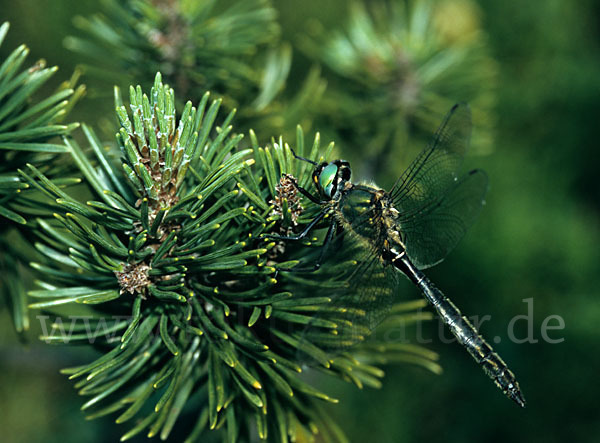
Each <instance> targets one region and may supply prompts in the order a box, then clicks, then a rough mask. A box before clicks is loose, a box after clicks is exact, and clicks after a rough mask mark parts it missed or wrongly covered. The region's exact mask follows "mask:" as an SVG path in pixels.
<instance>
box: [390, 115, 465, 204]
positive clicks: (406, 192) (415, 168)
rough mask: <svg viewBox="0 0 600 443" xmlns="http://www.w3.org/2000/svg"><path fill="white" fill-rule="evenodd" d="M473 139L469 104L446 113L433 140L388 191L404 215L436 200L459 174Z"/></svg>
mask: <svg viewBox="0 0 600 443" xmlns="http://www.w3.org/2000/svg"><path fill="white" fill-rule="evenodd" d="M470 138H471V111H470V109H469V107H468V105H467V104H466V103H461V104H457V105H455V106H454V107H453V108H452V109H451V110H450V112H449V113H448V114H447V115H446V117H445V119H444V121H443V122H442V124H441V125H440V127H439V129H438V130H437V132H436V134H435V136H434V138H433V141H432V142H431V143H430V144H429V145H428V146H427V148H425V150H423V151H422V152H421V153H420V154H419V156H418V157H417V158H416V159H415V160H414V161H413V163H412V164H411V165H410V166H409V167H408V169H407V170H406V171H405V172H404V174H402V176H401V177H400V178H399V179H398V181H397V182H396V184H395V185H394V186H393V187H392V189H391V190H390V192H389V194H390V196H391V198H392V199H393V200H394V201H395V202H397V206H398V207H397V209H398V210H401V211H402V212H403V213H405V214H408V215H410V214H412V213H414V212H418V211H420V209H421V208H422V207H423V205H426V204H428V203H430V202H431V201H435V200H437V199H438V198H439V197H441V196H442V195H444V194H446V192H447V190H448V189H449V188H450V186H451V185H452V184H453V182H454V181H455V180H456V178H457V177H458V173H459V170H460V167H461V164H462V160H463V158H464V155H465V152H466V150H467V147H468V145H469V140H470Z"/></svg>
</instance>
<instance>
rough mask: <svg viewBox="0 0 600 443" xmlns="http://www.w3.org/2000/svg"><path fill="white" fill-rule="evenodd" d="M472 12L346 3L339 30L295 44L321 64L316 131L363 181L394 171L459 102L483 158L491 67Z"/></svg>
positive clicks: (405, 1)
mask: <svg viewBox="0 0 600 443" xmlns="http://www.w3.org/2000/svg"><path fill="white" fill-rule="evenodd" d="M452 5H454V6H452ZM452 8H462V9H460V10H459V11H455V10H452ZM477 12H478V11H477V9H476V5H475V4H473V3H471V2H460V3H459V4H458V6H457V3H452V2H441V3H439V2H438V3H436V2H432V1H429V0H402V1H398V2H389V3H387V2H375V3H369V4H368V5H366V4H365V5H364V6H363V4H362V3H353V4H352V7H351V8H350V13H349V17H348V19H347V23H346V25H345V27H344V29H342V30H339V29H338V30H328V29H320V30H318V31H315V32H314V33H313V36H312V37H311V38H305V39H303V40H302V44H301V47H302V49H303V50H304V52H305V53H306V54H307V55H308V56H309V57H311V58H314V59H317V60H320V61H321V62H322V63H323V65H324V66H326V70H324V77H325V78H326V79H327V81H328V89H327V92H326V94H325V95H324V96H323V99H322V101H321V103H320V106H319V108H318V112H319V117H318V120H317V124H318V125H319V127H320V128H324V129H325V130H329V131H331V132H330V133H329V134H330V135H331V137H333V138H335V139H336V140H337V141H338V142H339V143H340V144H342V145H343V146H344V148H345V149H346V152H348V151H352V152H354V153H355V155H359V156H360V159H361V165H363V167H365V168H366V171H365V174H366V175H367V176H375V175H377V174H379V175H386V176H393V175H395V174H397V173H398V172H397V170H394V171H390V170H386V168H387V167H388V165H395V168H398V165H402V164H403V163H405V162H406V161H407V159H410V158H413V157H414V155H416V153H417V152H418V151H419V150H421V149H422V147H423V146H425V145H426V143H427V142H428V141H429V134H431V133H432V131H433V130H434V129H435V128H436V127H437V124H438V122H439V121H440V120H441V118H442V117H443V113H444V112H446V111H445V110H446V109H449V108H450V107H451V106H452V105H453V104H454V103H457V102H460V101H466V102H468V103H469V105H470V106H471V108H472V109H473V115H474V121H475V124H474V127H475V128H476V129H475V131H474V134H473V137H474V140H473V146H474V148H475V150H478V151H479V152H480V153H487V152H489V151H490V149H491V146H492V139H493V135H492V131H493V126H494V120H495V118H494V113H493V107H494V97H495V85H496V71H497V68H496V63H495V61H494V60H493V59H492V58H491V56H490V55H489V50H488V48H487V44H486V36H485V34H484V32H483V31H482V30H481V28H480V26H479V22H478V15H477ZM455 17H467V18H468V19H465V20H463V21H457V22H456V21H454V18H455ZM399 147H402V148H399ZM346 155H348V154H346ZM400 169H402V168H400Z"/></svg>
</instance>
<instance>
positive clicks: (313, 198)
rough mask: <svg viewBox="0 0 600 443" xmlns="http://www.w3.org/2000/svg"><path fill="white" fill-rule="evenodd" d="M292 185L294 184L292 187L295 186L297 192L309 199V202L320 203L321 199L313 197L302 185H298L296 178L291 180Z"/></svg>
mask: <svg viewBox="0 0 600 443" xmlns="http://www.w3.org/2000/svg"><path fill="white" fill-rule="evenodd" d="M291 182H292V185H293V186H294V188H296V189H297V190H298V192H300V194H302V195H303V196H305V197H306V198H307V199H309V200H310V201H311V202H313V203H315V204H317V205H320V204H321V200H319V199H318V198H317V197H315V196H314V195H312V194H311V193H310V192H308V191H307V190H306V189H304V188H303V187H302V186H300V185H299V184H298V183H297V182H296V180H292V181H291Z"/></svg>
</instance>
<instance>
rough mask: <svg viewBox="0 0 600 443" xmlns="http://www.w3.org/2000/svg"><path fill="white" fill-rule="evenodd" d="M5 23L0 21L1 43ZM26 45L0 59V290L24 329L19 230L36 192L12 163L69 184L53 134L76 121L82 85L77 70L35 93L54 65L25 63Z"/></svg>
mask: <svg viewBox="0 0 600 443" xmlns="http://www.w3.org/2000/svg"><path fill="white" fill-rule="evenodd" d="M8 30H9V23H8V22H5V23H3V24H2V25H1V26H0V45H1V44H2V42H3V41H4V38H5V37H6V34H7V33H8ZM28 55H29V49H28V48H27V46H25V45H21V46H19V47H18V48H16V49H15V50H14V51H12V52H11V53H10V54H9V55H8V57H6V59H5V60H2V63H0V251H2V253H0V291H1V292H2V296H4V297H5V299H6V300H7V301H8V305H9V306H10V308H11V310H12V318H13V321H14V324H15V329H16V330H17V331H18V332H23V331H25V330H27V329H28V328H29V317H28V310H27V302H26V295H25V287H24V284H23V280H22V278H20V276H21V275H23V274H22V268H23V265H22V263H24V262H25V263H26V262H27V261H28V260H27V257H26V254H25V251H27V247H26V246H25V245H24V241H23V239H22V237H21V233H23V232H24V231H27V229H28V228H27V227H24V225H25V224H26V222H27V220H26V217H27V215H28V214H31V213H32V212H33V213H35V212H36V211H37V210H38V209H36V207H37V206H38V203H37V201H36V197H35V192H32V191H31V189H29V186H28V184H27V183H26V182H24V181H23V180H21V178H20V177H19V174H18V173H17V168H20V167H24V165H25V164H26V163H32V164H37V165H38V166H39V167H40V168H42V169H43V170H44V171H46V173H47V174H49V175H51V176H56V177H58V176H61V177H62V178H61V180H59V182H58V184H59V185H66V184H69V183H74V182H76V181H77V180H76V179H68V178H67V177H66V175H65V171H68V169H69V168H68V167H64V166H63V165H60V164H58V163H57V162H55V160H56V157H57V155H59V154H60V153H64V152H66V149H65V147H64V145H62V144H59V143H56V142H57V141H58V140H57V137H58V136H60V135H65V134H68V133H70V132H71V131H72V130H73V129H75V128H76V127H77V126H78V125H77V124H76V123H71V124H64V123H63V120H64V119H65V117H66V116H67V114H68V113H69V111H70V110H71V108H72V107H73V106H74V104H75V103H76V102H77V100H78V99H79V98H80V97H81V96H82V95H83V93H84V91H85V88H84V87H83V86H81V85H80V86H78V87H76V86H75V85H76V83H77V79H78V73H75V74H74V75H73V76H72V78H71V79H70V80H68V81H65V82H64V83H63V84H61V85H60V86H59V87H58V88H57V89H56V91H55V92H53V93H51V94H50V95H48V96H47V97H43V96H39V95H40V94H39V91H40V89H41V88H43V87H44V86H46V85H47V83H48V82H49V81H50V79H51V78H52V77H53V76H54V75H55V74H56V72H57V70H58V68H57V67H56V66H53V67H46V62H45V61H44V60H38V61H37V62H35V63H34V64H32V65H30V66H26V67H25V63H26V60H27V56H28Z"/></svg>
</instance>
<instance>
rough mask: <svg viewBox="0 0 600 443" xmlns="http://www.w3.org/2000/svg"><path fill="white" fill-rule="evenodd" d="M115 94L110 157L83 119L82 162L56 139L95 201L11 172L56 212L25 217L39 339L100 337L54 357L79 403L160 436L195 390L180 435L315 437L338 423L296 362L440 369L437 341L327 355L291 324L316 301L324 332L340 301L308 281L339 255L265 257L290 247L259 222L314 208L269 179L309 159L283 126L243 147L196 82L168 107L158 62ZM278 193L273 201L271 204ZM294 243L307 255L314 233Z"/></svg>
mask: <svg viewBox="0 0 600 443" xmlns="http://www.w3.org/2000/svg"><path fill="white" fill-rule="evenodd" d="M117 96H118V95H117ZM117 102H118V103H117V114H118V116H119V121H120V123H121V129H120V131H119V133H118V135H117V140H118V144H119V147H120V150H121V154H122V158H123V160H124V161H123V163H122V165H121V166H119V165H118V164H117V162H115V161H113V160H112V159H111V158H110V157H109V156H107V155H106V154H105V151H104V150H103V149H102V148H101V147H100V146H99V145H98V142H97V140H96V138H95V136H94V135H93V133H92V131H91V130H90V129H89V128H88V127H86V126H84V132H85V133H86V137H87V139H88V142H89V143H90V145H91V147H92V151H93V152H94V153H95V157H96V158H95V159H94V160H93V161H92V159H90V158H88V157H87V156H86V155H85V153H84V151H83V150H82V149H81V147H80V146H79V145H78V144H77V143H75V142H74V141H73V140H71V139H66V145H67V147H68V149H69V151H70V152H71V154H72V155H73V158H74V159H76V162H77V164H78V166H79V168H80V170H81V172H82V175H83V176H84V177H85V183H86V184H87V185H88V186H89V188H90V189H91V191H92V193H93V194H95V195H96V196H97V197H100V200H93V201H88V202H86V203H83V202H80V201H79V200H78V199H77V198H75V197H74V196H71V195H70V194H69V193H67V192H65V191H64V190H62V189H61V188H60V187H58V186H56V185H55V184H54V183H53V182H52V181H51V180H49V179H48V178H46V176H45V175H44V174H43V173H42V172H41V171H40V170H39V169H38V168H36V167H34V166H33V165H29V166H28V168H27V170H23V171H22V175H23V177H24V178H25V179H26V180H27V182H28V183H29V185H30V186H32V187H33V188H36V189H38V190H39V191H40V192H41V193H43V194H44V195H45V196H46V197H47V200H46V201H45V202H44V205H47V206H48V207H49V210H50V211H52V212H53V213H54V220H53V221H48V220H47V219H45V218H43V217H40V218H38V219H37V230H36V234H37V235H38V239H39V240H38V242H37V243H36V244H35V247H36V249H37V251H38V253H39V257H38V260H37V261H35V262H33V263H32V267H33V268H34V269H36V270H38V271H39V275H38V280H37V286H38V289H35V290H32V291H30V293H29V295H30V297H31V298H32V300H33V303H32V304H31V305H30V307H31V308H36V309H43V310H48V311H51V312H53V313H54V315H57V314H58V315H59V316H58V317H56V320H55V323H54V327H53V328H52V330H51V331H50V332H49V333H48V334H46V335H45V336H43V337H42V339H43V340H46V341H47V342H49V343H57V344H59V343H65V342H69V343H79V344H82V343H85V342H86V341H87V342H89V341H90V339H91V338H93V343H94V346H97V347H98V348H99V349H102V350H103V352H105V353H104V354H103V355H102V356H101V357H99V358H98V359H97V360H95V361H94V362H92V363H89V364H85V365H82V366H79V367H75V368H69V369H66V370H64V371H63V372H64V373H66V374H68V375H69V376H70V377H71V378H74V379H75V378H77V379H79V381H78V382H77V384H76V387H77V388H78V389H79V392H80V393H81V394H82V395H85V396H87V397H89V399H88V401H87V402H86V403H85V404H84V406H83V409H84V410H85V411H86V412H88V413H89V416H90V417H97V416H101V415H105V414H110V413H118V414H119V415H118V417H117V422H118V423H124V422H132V423H133V424H132V427H130V429H129V431H127V432H126V433H125V434H124V436H123V438H124V439H127V438H130V437H133V436H134V435H137V434H138V433H140V432H145V433H147V435H148V436H153V435H160V436H161V438H163V439H164V438H168V435H169V434H170V432H171V430H172V429H173V426H175V425H176V423H177V418H178V416H179V414H180V413H181V412H182V410H184V407H185V406H186V405H187V404H194V405H197V406H196V408H197V411H196V412H197V413H198V417H199V418H198V421H197V422H196V425H195V427H194V429H192V430H190V432H191V434H190V437H189V440H190V441H192V440H193V439H195V438H197V437H198V435H200V433H202V432H203V431H208V430H211V429H212V430H214V429H223V430H224V431H225V436H226V439H227V441H231V442H234V441H239V440H240V439H241V440H249V439H251V438H254V437H252V435H255V433H258V436H259V437H260V438H262V439H269V440H271V441H282V442H284V441H288V440H289V439H292V440H293V439H300V438H302V437H301V436H302V435H304V436H305V437H306V436H310V435H312V434H314V433H315V432H317V430H318V431H319V432H320V433H321V434H322V435H323V438H324V439H325V441H340V440H343V437H342V433H341V431H340V429H339V428H337V426H336V425H335V424H333V422H332V421H331V419H330V418H328V416H327V415H326V414H325V412H324V411H323V410H321V408H320V406H319V402H322V401H326V402H333V403H336V402H337V400H336V399H333V398H331V397H330V396H328V395H327V394H326V393H324V392H321V391H319V390H317V389H315V388H314V387H312V386H311V385H310V384H308V383H307V382H306V381H303V380H301V379H299V378H298V374H299V373H300V372H302V371H303V369H302V368H303V366H304V365H306V364H310V365H315V366H316V367H318V368H319V370H320V371H323V372H325V373H327V374H329V375H332V376H336V377H341V378H342V379H345V380H347V381H349V382H351V383H354V384H355V385H357V386H358V387H362V386H364V385H368V386H373V387H378V386H380V381H379V378H380V377H382V376H383V371H381V370H380V369H379V368H377V367H376V366H374V365H373V363H382V362H387V361H407V362H411V363H416V364H421V365H423V366H425V367H428V368H430V369H432V370H434V371H436V372H437V371H438V369H439V367H438V366H437V364H436V363H435V355H433V354H431V353H428V352H427V351H425V350H421V349H420V348H418V347H410V346H398V345H393V346H388V345H387V344H385V343H384V342H378V341H373V342H368V343H365V344H364V346H361V347H360V348H358V349H357V352H358V354H356V357H355V356H354V355H352V354H350V353H345V354H340V355H338V356H335V357H332V356H330V355H329V354H327V353H326V351H325V350H323V349H321V348H320V345H321V344H322V343H323V341H319V340H316V341H312V337H310V336H307V335H305V334H304V333H303V331H304V330H305V329H306V327H307V325H309V324H310V323H311V322H312V321H313V320H312V318H313V315H314V313H316V312H317V311H319V312H323V313H324V314H323V315H321V316H320V317H318V319H317V320H316V321H318V322H319V325H321V326H323V327H325V328H330V329H331V330H332V332H335V329H336V324H335V320H336V319H337V318H339V310H337V308H331V309H330V308H329V307H328V306H329V304H330V303H331V301H332V299H331V297H329V296H328V293H327V292H326V291H325V292H322V293H319V292H317V291H316V289H317V288H321V289H322V288H328V287H329V288H331V289H332V291H334V290H335V288H336V287H337V286H338V279H336V275H338V273H340V272H341V274H343V270H344V268H345V267H347V266H348V263H340V264H339V266H337V267H332V268H331V269H329V270H328V271H327V272H324V273H320V274H318V275H316V276H314V278H311V279H308V278H306V276H305V277H301V276H297V275H294V274H293V273H290V274H289V275H287V276H286V275H281V276H280V277H278V278H277V279H275V278H274V272H275V268H274V266H275V265H277V266H280V265H284V264H285V262H287V263H288V264H293V263H294V262H295V263H297V262H298V259H299V258H300V257H301V256H302V251H301V249H299V248H291V249H290V248H287V247H285V246H282V245H277V244H276V242H272V241H264V239H261V238H260V235H261V234H262V233H264V232H272V230H279V229H282V228H285V226H286V225H290V224H293V220H294V219H293V217H294V214H296V215H297V217H296V219H295V221H296V222H297V223H298V224H300V225H302V224H306V223H308V222H309V220H310V214H311V213H314V211H315V210H316V209H317V208H316V207H315V205H314V204H312V203H307V204H306V208H304V209H303V210H302V211H301V212H300V213H298V212H294V210H296V211H297V209H298V207H297V206H294V205H293V204H292V205H290V204H289V199H291V198H292V196H291V195H289V194H288V195H284V194H283V193H282V189H284V188H282V187H281V186H279V185H278V183H279V182H280V180H279V177H281V175H282V174H284V178H285V177H290V176H293V177H294V178H295V179H296V178H297V180H298V181H299V182H300V183H303V184H304V185H307V184H308V181H309V180H310V175H311V172H312V171H311V170H310V169H309V168H307V167H306V165H305V164H302V163H299V162H297V161H295V160H294V159H293V156H292V155H291V150H290V148H289V147H288V146H287V144H285V143H284V142H283V140H282V139H280V140H279V141H278V142H277V143H273V144H272V145H271V146H266V147H264V148H263V147H260V146H259V143H258V141H257V139H256V137H255V136H254V134H253V133H251V134H250V135H251V137H250V139H251V145H252V148H251V149H241V148H239V143H240V139H241V137H240V136H237V135H235V134H234V133H233V129H232V127H231V125H230V122H231V119H232V117H233V114H229V115H228V116H226V117H225V119H224V123H223V125H222V126H215V122H216V121H217V119H218V109H219V103H220V102H219V101H213V102H212V103H210V104H209V99H208V95H204V98H203V99H202V101H201V102H200V104H199V105H198V107H197V108H195V107H194V106H192V105H191V103H190V104H186V106H185V107H184V110H183V112H182V113H181V115H180V116H179V117H177V114H176V109H175V99H174V92H173V90H172V89H171V88H170V87H168V86H166V85H163V84H162V81H161V76H160V74H158V75H157V76H156V78H155V83H154V87H153V88H152V91H151V93H150V95H149V96H147V95H145V94H144V93H143V90H142V89H141V88H140V87H136V88H131V89H130V106H129V109H130V112H128V109H127V107H125V106H123V104H122V103H121V102H120V99H118V100H117ZM332 148H333V144H330V145H329V147H328V149H327V150H326V155H329V154H330V152H331V149H332ZM296 149H297V152H299V153H303V154H305V155H307V156H309V157H310V158H313V159H317V157H318V156H319V153H320V152H321V149H320V141H319V136H318V135H317V137H315V140H314V143H313V144H312V146H311V148H310V152H308V153H306V152H305V147H304V135H303V132H302V130H301V129H300V128H298V131H297V139H296ZM252 158H254V159H256V160H253V159H252ZM184 165H187V169H184ZM182 171H183V172H182ZM285 174H289V175H285ZM275 199H278V201H279V209H278V210H275V206H274V205H271V204H269V203H268V202H269V201H271V200H275ZM311 205H312V206H311ZM307 250H308V251H309V253H308V254H307V256H308V259H310V255H311V253H310V251H313V252H314V251H316V250H317V248H310V247H309V248H308V249H307ZM69 305H79V306H87V310H86V311H85V312H86V317H85V318H86V320H85V321H83V322H81V318H80V317H77V318H74V317H70V318H69V316H68V313H69V312H72V311H68V310H63V309H64V308H66V307H68V306H69ZM63 307H64V308H63ZM415 308H417V306H416V305H414V304H409V305H404V306H400V307H399V308H398V309H399V310H398V315H396V316H394V317H393V318H392V319H391V320H390V324H391V325H392V326H391V327H398V326H399V325H402V326H404V325H406V324H407V322H410V321H411V315H408V314H407V313H406V312H404V313H403V312H401V311H402V309H404V310H406V311H407V312H408V313H409V314H410V313H411V312H412V311H413V310H414V309H415ZM328 312H329V313H328ZM60 314H62V316H61V315H60ZM68 320H70V321H71V325H70V327H69V328H70V329H69V330H70V331H71V335H70V336H69V334H68V333H67V332H66V331H65V330H64V325H65V323H66V322H67V321H68ZM73 322H74V323H73ZM61 328H62V329H61ZM90 331H94V332H93V333H92V334H91V335H90ZM328 339H329V340H331V337H328Z"/></svg>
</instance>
